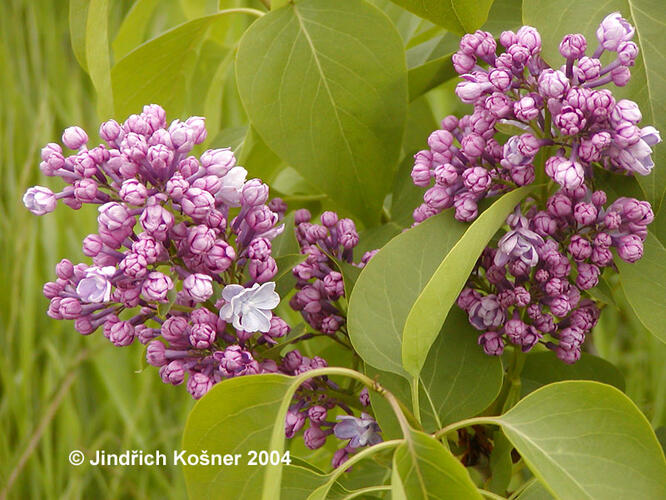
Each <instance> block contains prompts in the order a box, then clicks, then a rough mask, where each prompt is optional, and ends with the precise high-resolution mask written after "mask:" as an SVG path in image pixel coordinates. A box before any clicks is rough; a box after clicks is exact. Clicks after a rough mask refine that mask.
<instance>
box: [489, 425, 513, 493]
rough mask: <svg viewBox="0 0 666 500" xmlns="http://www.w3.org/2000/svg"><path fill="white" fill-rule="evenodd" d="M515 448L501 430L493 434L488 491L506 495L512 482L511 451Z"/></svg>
mask: <svg viewBox="0 0 666 500" xmlns="http://www.w3.org/2000/svg"><path fill="white" fill-rule="evenodd" d="M512 450H513V446H512V445H511V443H510V442H509V440H508V439H507V438H506V436H505V435H504V433H503V432H502V431H501V430H499V429H498V430H497V431H495V434H493V451H492V452H490V460H489V465H490V472H491V474H492V475H491V477H490V482H489V483H488V489H489V490H490V491H492V492H493V493H497V494H498V495H505V494H506V490H507V488H508V487H509V482H510V481H511V474H512V471H513V461H512V459H511V451H512Z"/></svg>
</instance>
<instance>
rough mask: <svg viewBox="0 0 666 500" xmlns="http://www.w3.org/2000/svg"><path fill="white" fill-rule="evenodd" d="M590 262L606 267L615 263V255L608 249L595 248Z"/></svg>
mask: <svg viewBox="0 0 666 500" xmlns="http://www.w3.org/2000/svg"><path fill="white" fill-rule="evenodd" d="M590 260H591V261H592V263H593V264H596V265H597V266H600V267H604V266H607V265H609V264H610V263H611V262H612V261H613V254H612V253H611V252H610V250H609V249H608V247H599V246H595V247H594V248H593V249H592V257H590Z"/></svg>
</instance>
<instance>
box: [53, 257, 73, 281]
mask: <svg viewBox="0 0 666 500" xmlns="http://www.w3.org/2000/svg"><path fill="white" fill-rule="evenodd" d="M55 271H56V275H57V276H58V278H60V279H63V280H68V279H70V278H71V277H72V276H74V266H73V265H72V263H71V262H70V261H69V260H68V259H62V260H61V261H60V262H58V263H57V264H56V268H55Z"/></svg>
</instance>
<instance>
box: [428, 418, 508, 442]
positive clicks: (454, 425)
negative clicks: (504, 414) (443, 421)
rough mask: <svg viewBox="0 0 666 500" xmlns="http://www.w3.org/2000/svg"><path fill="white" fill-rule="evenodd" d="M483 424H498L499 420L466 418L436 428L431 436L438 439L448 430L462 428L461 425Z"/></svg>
mask: <svg viewBox="0 0 666 500" xmlns="http://www.w3.org/2000/svg"><path fill="white" fill-rule="evenodd" d="M483 424H491V425H500V420H499V418H497V417H474V418H466V419H465V420H461V421H459V422H454V423H452V424H449V425H447V426H446V427H443V428H441V429H440V430H438V431H437V432H435V433H434V434H433V437H435V438H437V439H439V438H440V437H442V436H444V435H446V434H448V433H449V432H452V431H456V430H458V429H462V428H463V427H470V426H472V425H483Z"/></svg>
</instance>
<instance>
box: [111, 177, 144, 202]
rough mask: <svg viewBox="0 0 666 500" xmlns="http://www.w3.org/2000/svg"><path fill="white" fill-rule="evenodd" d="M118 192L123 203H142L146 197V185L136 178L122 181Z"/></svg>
mask: <svg viewBox="0 0 666 500" xmlns="http://www.w3.org/2000/svg"><path fill="white" fill-rule="evenodd" d="M118 194H119V195H120V198H121V199H122V200H123V201H124V202H125V203H129V204H130V205H143V204H144V203H145V202H146V198H147V197H148V191H147V190H146V186H144V185H143V184H141V183H140V182H139V181H138V180H136V179H127V180H125V181H123V184H122V186H121V188H120V192H119V193H118Z"/></svg>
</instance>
